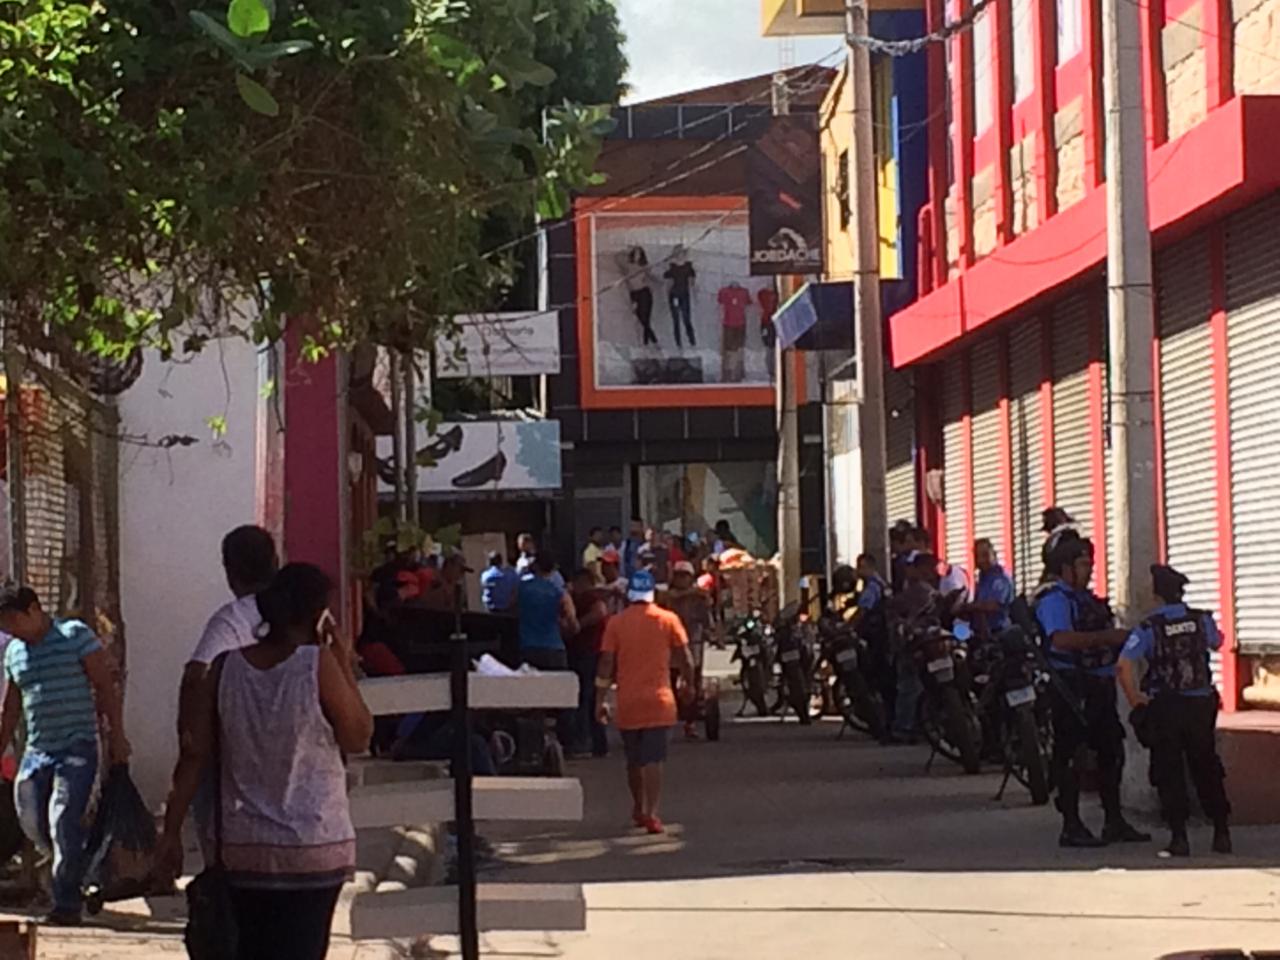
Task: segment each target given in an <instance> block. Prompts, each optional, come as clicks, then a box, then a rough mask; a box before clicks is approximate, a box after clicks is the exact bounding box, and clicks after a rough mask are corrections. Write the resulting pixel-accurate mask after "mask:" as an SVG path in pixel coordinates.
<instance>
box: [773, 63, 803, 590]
mask: <svg viewBox="0 0 1280 960" xmlns="http://www.w3.org/2000/svg"><path fill="white" fill-rule="evenodd" d="M790 113H791V91H790V90H789V89H788V88H787V75H786V73H785V72H779V73H775V74H774V75H773V115H774V116H775V117H781V116H786V115H788V114H790ZM793 356H794V354H793V353H792V352H791V351H789V350H784V349H783V348H782V343H781V341H779V342H777V343H776V344H775V345H774V369H775V370H776V376H775V378H774V379H775V381H776V383H777V397H778V401H777V414H778V553H779V555H781V557H782V576H781V580H782V584H781V586H782V589H781V594H782V597H781V599H782V605H783V606H786V605H787V604H789V603H791V602H792V601H794V600H799V599H800V577H801V575H802V574H803V572H804V571H803V570H802V569H801V563H800V550H801V540H802V532H801V525H800V417H799V414H798V413H797V411H796V390H795V387H796V385H795V378H794V377H793V376H792V370H791V363H792V358H793Z"/></svg>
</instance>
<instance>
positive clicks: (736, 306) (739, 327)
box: [591, 203, 778, 389]
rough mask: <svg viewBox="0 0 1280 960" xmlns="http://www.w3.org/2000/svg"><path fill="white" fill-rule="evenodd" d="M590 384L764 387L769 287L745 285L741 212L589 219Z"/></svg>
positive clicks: (773, 305)
mask: <svg viewBox="0 0 1280 960" xmlns="http://www.w3.org/2000/svg"><path fill="white" fill-rule="evenodd" d="M591 240H592V245H591V263H592V266H593V267H594V269H593V271H592V280H593V294H594V296H593V298H592V300H593V303H592V307H593V309H592V311H591V313H592V317H593V319H594V324H593V328H594V329H593V330H592V334H593V336H594V340H595V342H594V345H593V346H594V350H593V355H594V357H595V386H596V387H597V388H603V389H608V388H610V387H637V386H639V387H655V388H658V389H662V388H664V387H669V386H672V385H676V384H679V385H681V386H699V385H700V386H719V385H735V386H741V385H751V384H754V385H767V384H769V383H771V382H772V378H773V371H772V368H771V360H772V356H773V349H772V347H773V315H774V312H775V311H776V310H777V308H778V296H777V294H776V293H775V292H774V284H773V281H772V280H763V279H759V278H757V279H752V277H751V269H750V262H749V253H748V237H747V213H746V205H745V203H743V204H742V207H741V208H740V209H736V210H735V209H730V210H728V211H725V212H714V211H688V210H679V209H672V210H670V211H659V210H653V211H649V212H645V213H626V214H612V213H609V214H594V215H592V216H591Z"/></svg>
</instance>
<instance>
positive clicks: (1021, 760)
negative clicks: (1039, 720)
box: [1017, 707, 1049, 807]
mask: <svg viewBox="0 0 1280 960" xmlns="http://www.w3.org/2000/svg"><path fill="white" fill-rule="evenodd" d="M1017 737H1018V757H1017V762H1018V765H1019V766H1020V767H1021V768H1022V776H1021V777H1019V778H1018V779H1020V780H1022V781H1023V783H1025V784H1026V787H1027V789H1028V790H1030V791H1031V802H1032V803H1033V804H1034V805H1035V806H1037V807H1043V806H1044V805H1045V804H1046V803H1048V802H1049V775H1048V773H1047V772H1046V770H1045V766H1044V754H1043V753H1042V752H1041V750H1040V731H1039V729H1037V726H1036V715H1035V710H1034V708H1032V707H1019V708H1018V710H1017Z"/></svg>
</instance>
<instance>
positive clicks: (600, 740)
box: [569, 650, 609, 757]
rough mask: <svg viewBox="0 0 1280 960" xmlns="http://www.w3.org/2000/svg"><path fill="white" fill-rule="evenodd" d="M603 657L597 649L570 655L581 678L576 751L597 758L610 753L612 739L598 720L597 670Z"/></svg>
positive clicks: (576, 719)
mask: <svg viewBox="0 0 1280 960" xmlns="http://www.w3.org/2000/svg"><path fill="white" fill-rule="evenodd" d="M599 663H600V656H599V654H597V653H596V652H595V651H594V650H590V651H575V652H573V653H571V654H570V655H569V666H570V667H571V668H572V669H573V672H574V673H576V674H577V675H578V712H577V714H576V715H575V716H574V725H573V751H574V752H575V753H578V752H583V753H585V752H587V751H588V750H589V751H590V752H591V753H593V754H595V755H596V756H597V757H603V756H605V755H607V754H608V753H609V740H608V737H607V736H606V735H605V728H604V725H603V724H601V723H600V722H599V721H598V720H597V719H596V669H597V668H598V666H599Z"/></svg>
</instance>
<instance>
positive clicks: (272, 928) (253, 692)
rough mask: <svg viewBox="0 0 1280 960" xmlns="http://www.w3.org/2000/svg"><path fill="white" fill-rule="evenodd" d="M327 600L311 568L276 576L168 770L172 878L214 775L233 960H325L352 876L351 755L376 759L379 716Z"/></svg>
mask: <svg viewBox="0 0 1280 960" xmlns="http://www.w3.org/2000/svg"><path fill="white" fill-rule="evenodd" d="M332 589H333V584H332V582H331V581H330V580H329V578H328V576H327V575H326V574H325V573H324V572H323V571H321V570H320V569H319V568H318V567H315V566H312V565H311V564H306V563H291V564H289V565H288V566H286V567H284V568H283V569H281V570H280V572H279V573H278V574H276V577H275V579H274V580H273V581H272V582H271V585H270V586H269V587H267V589H266V590H264V591H263V592H262V593H260V594H259V595H258V605H259V608H260V609H261V612H262V617H263V625H262V627H261V628H260V638H259V642H258V643H257V644H255V645H253V646H250V647H245V648H243V649H241V650H235V651H232V652H230V653H226V654H223V655H222V656H221V657H219V658H218V659H217V660H216V661H214V664H213V667H212V669H211V670H210V671H209V675H208V677H207V679H206V680H205V682H204V685H203V687H202V688H201V690H200V693H199V696H198V703H197V704H196V705H195V709H194V711H193V713H194V716H193V718H192V726H191V729H190V731H189V733H188V735H187V736H186V737H185V738H184V742H183V743H182V745H181V756H180V759H179V760H178V765H177V768H176V769H175V771H174V782H173V790H172V792H171V794H170V797H169V803H168V805H167V808H166V813H165V828H164V836H163V839H162V840H161V851H160V855H161V862H162V864H164V865H165V866H166V867H167V868H168V869H169V870H170V871H172V872H174V873H175V874H176V873H177V872H179V870H180V867H181V860H182V841H181V831H182V821H183V819H184V817H185V816H186V812H187V807H188V806H189V805H190V802H191V798H192V795H193V794H194V792H195V789H196V786H197V784H198V783H199V781H200V776H201V771H202V770H203V768H204V766H205V764H206V763H208V762H210V761H213V762H214V763H215V764H216V768H215V770H214V779H215V780H216V782H217V785H218V794H217V799H218V803H217V807H216V811H215V817H214V820H215V825H214V829H215V831H216V835H215V837H213V838H211V839H212V840H213V844H212V845H211V846H210V847H209V849H214V850H216V851H218V854H217V855H218V856H219V858H220V863H221V865H222V868H223V871H224V873H225V877H226V883H227V887H228V888H229V891H230V900H231V905H232V909H233V911H234V914H235V918H236V921H237V926H238V928H239V945H238V953H237V956H238V960H267V958H272V960H324V957H325V955H326V954H327V952H328V949H329V930H330V926H331V925H332V922H333V913H334V909H335V907H336V905H337V901H338V894H339V891H340V890H341V889H342V884H343V883H344V882H345V881H346V880H347V879H348V878H349V877H350V876H351V874H352V872H353V870H354V868H355V852H356V844H355V836H356V835H355V829H354V828H353V827H352V823H351V813H350V809H349V807H348V804H347V784H346V770H345V766H344V762H343V754H344V753H359V752H362V751H364V750H365V749H367V748H368V746H369V739H370V737H371V736H372V734H373V717H372V716H371V715H370V713H369V709H368V707H366V706H365V704H364V701H363V700H362V699H361V697H360V692H359V689H358V687H357V685H356V677H355V663H354V661H355V656H354V653H353V652H352V647H351V645H350V641H348V640H346V639H344V638H342V637H341V636H340V634H339V633H338V631H337V629H336V624H335V622H334V619H333V615H332V614H331V613H330V612H329V598H330V594H331V593H332Z"/></svg>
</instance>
